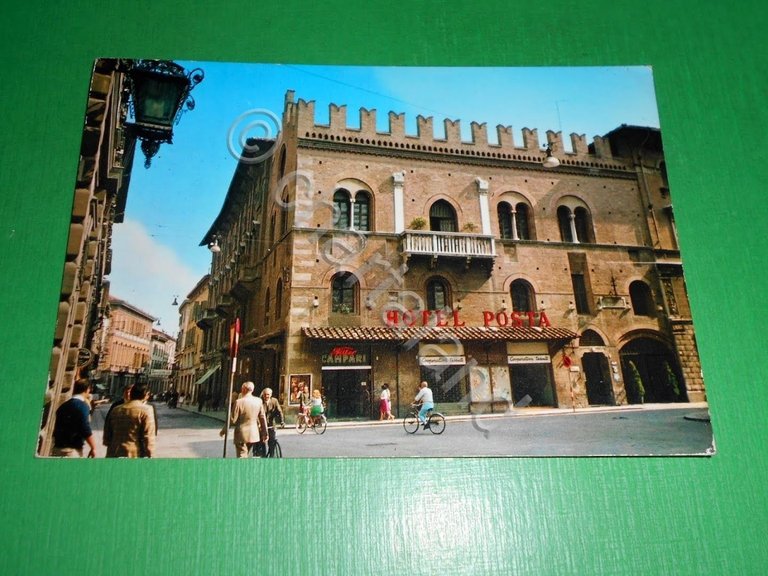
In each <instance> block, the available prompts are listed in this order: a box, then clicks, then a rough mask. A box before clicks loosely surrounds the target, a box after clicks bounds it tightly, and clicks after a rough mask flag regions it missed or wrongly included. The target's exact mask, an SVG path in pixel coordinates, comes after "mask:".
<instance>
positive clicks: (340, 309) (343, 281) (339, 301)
mask: <svg viewBox="0 0 768 576" xmlns="http://www.w3.org/2000/svg"><path fill="white" fill-rule="evenodd" d="M358 287H359V284H358V281H357V278H356V277H355V275H354V274H351V273H350V272H344V273H341V274H337V275H336V276H334V277H333V280H332V281H331V302H332V304H331V312H334V313H336V314H356V313H357V292H358Z"/></svg>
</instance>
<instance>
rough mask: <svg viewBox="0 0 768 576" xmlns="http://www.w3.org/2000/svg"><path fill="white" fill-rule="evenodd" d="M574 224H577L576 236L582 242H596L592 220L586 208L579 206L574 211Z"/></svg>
mask: <svg viewBox="0 0 768 576" xmlns="http://www.w3.org/2000/svg"><path fill="white" fill-rule="evenodd" d="M573 216H574V224H575V225H576V238H577V239H578V241H579V242H581V243H582V244H586V243H590V242H594V241H595V239H594V238H593V236H592V221H591V218H590V217H589V212H588V211H587V209H586V208H583V207H581V206H579V207H578V208H576V209H575V210H574V211H573Z"/></svg>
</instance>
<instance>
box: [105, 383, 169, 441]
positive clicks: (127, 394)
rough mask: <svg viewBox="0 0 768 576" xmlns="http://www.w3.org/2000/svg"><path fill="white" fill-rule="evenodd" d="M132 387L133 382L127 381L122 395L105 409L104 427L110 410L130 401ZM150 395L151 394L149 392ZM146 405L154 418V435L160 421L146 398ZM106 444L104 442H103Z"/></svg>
mask: <svg viewBox="0 0 768 576" xmlns="http://www.w3.org/2000/svg"><path fill="white" fill-rule="evenodd" d="M132 388H133V383H129V384H126V385H125V388H123V395H122V397H121V398H118V399H117V400H115V401H114V402H112V404H111V406H110V407H109V410H107V415H106V416H104V428H105V429H106V428H107V422H108V421H109V418H110V416H112V411H113V410H114V409H115V408H117V407H118V406H122V405H123V404H125V403H126V402H128V401H130V399H131V389H132ZM150 397H151V394H150ZM147 406H149V407H151V408H152V416H153V418H154V419H155V436H157V431H158V429H159V428H160V423H159V422H158V420H157V408H155V405H154V404H152V403H150V402H149V400H147ZM104 445H105V446H106V444H104Z"/></svg>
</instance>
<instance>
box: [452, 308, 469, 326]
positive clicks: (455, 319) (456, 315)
mask: <svg viewBox="0 0 768 576" xmlns="http://www.w3.org/2000/svg"><path fill="white" fill-rule="evenodd" d="M453 325H454V326H458V327H461V326H466V323H465V322H462V321H461V320H459V311H458V310H454V311H453Z"/></svg>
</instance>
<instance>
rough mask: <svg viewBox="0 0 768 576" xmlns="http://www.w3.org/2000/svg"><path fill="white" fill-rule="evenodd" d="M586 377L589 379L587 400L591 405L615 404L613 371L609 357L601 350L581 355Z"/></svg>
mask: <svg viewBox="0 0 768 576" xmlns="http://www.w3.org/2000/svg"><path fill="white" fill-rule="evenodd" d="M581 365H582V367H583V368H584V377H585V378H586V381H587V402H589V405H590V406H599V405H603V406H614V405H615V404H616V400H615V398H614V397H613V389H612V388H611V371H610V368H609V366H608V358H606V357H605V354H601V353H599V352H588V353H586V354H584V356H582V357H581Z"/></svg>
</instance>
